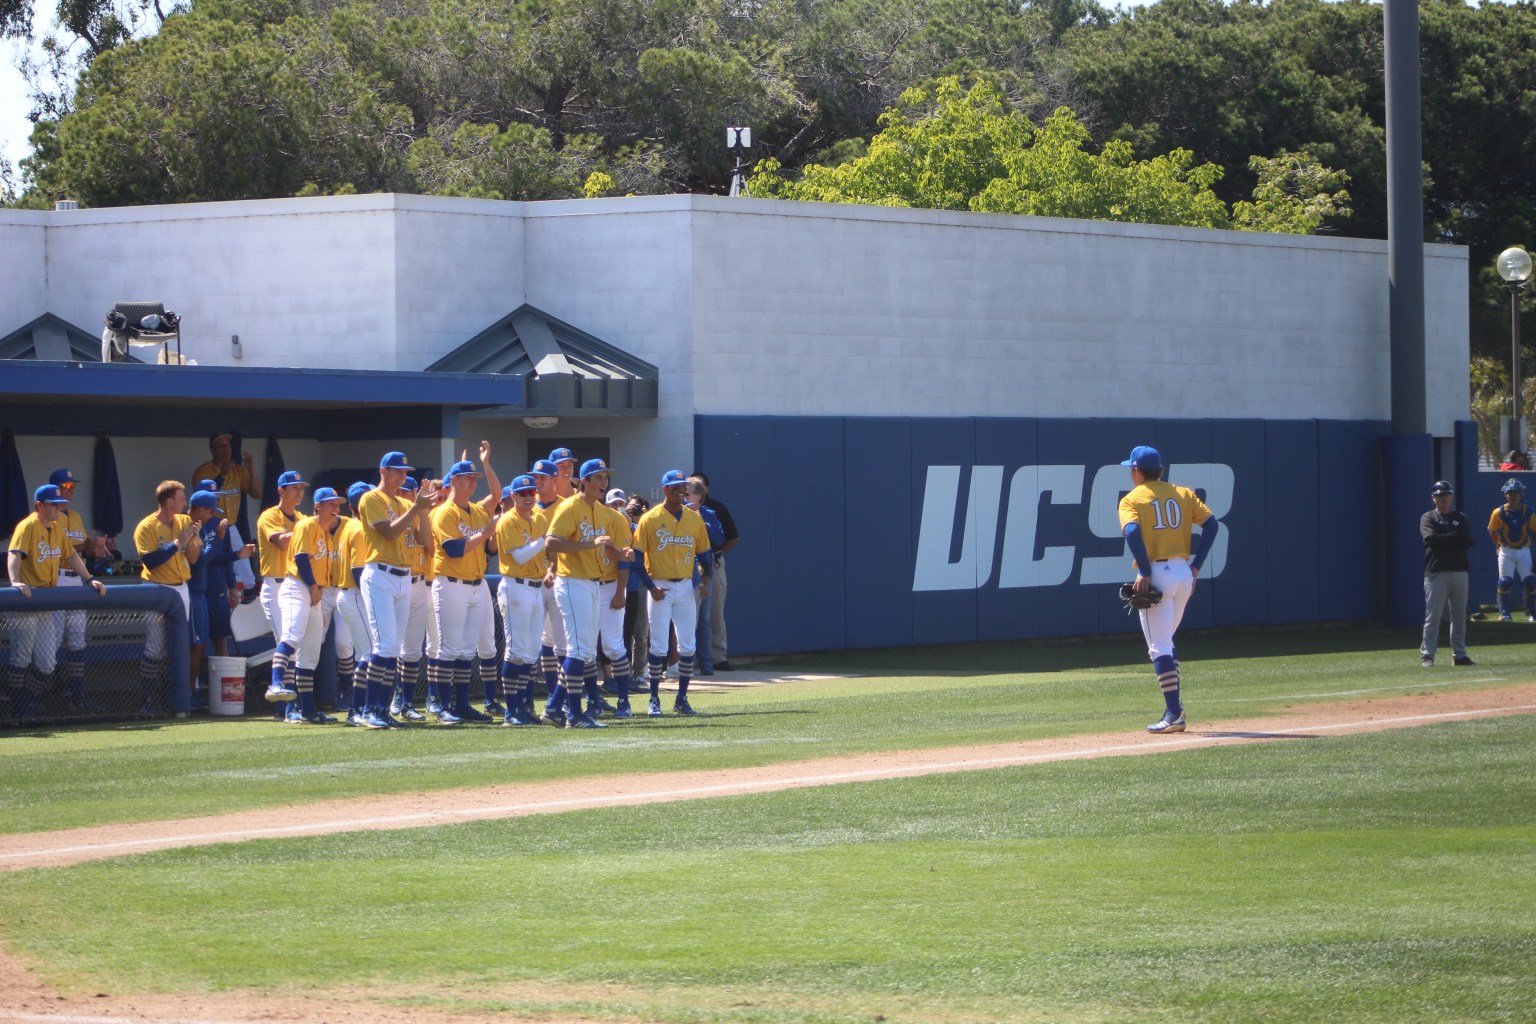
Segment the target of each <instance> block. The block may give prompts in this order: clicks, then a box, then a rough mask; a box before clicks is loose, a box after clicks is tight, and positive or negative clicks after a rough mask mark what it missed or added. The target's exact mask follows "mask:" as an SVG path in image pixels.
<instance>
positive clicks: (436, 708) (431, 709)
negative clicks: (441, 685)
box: [427, 696, 443, 715]
mask: <svg viewBox="0 0 1536 1024" xmlns="http://www.w3.org/2000/svg"><path fill="white" fill-rule="evenodd" d="M442 710H443V702H442V700H440V699H439V698H437V697H435V696H429V697H428V698H427V714H429V715H435V714H438V713H439V712H441V711H442Z"/></svg>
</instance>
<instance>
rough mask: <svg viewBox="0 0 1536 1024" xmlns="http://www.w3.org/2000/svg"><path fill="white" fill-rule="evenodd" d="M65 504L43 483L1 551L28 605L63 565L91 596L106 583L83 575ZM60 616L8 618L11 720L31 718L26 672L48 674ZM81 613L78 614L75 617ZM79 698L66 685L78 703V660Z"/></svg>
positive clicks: (55, 581)
mask: <svg viewBox="0 0 1536 1024" xmlns="http://www.w3.org/2000/svg"><path fill="white" fill-rule="evenodd" d="M68 505H69V499H68V498H67V497H65V496H64V492H63V491H61V490H60V489H59V487H58V485H56V484H44V485H43V486H41V487H39V488H38V489H37V490H36V491H35V492H34V493H33V495H32V510H33V511H32V514H31V515H29V516H27V517H26V518H25V519H23V520H22V521H21V522H19V523H17V524H16V529H15V530H14V531H13V532H12V533H11V546H10V548H8V549H7V551H6V558H5V568H6V573H7V575H8V576H9V578H10V581H11V586H13V587H15V588H16V591H17V593H19V594H21V596H22V597H24V598H25V599H27V600H28V601H30V600H32V590H33V588H37V587H56V586H58V585H59V573H60V569H61V567H62V566H66V565H67V566H68V567H69V570H70V571H71V572H73V573H74V574H75V577H74V578H75V579H76V580H79V581H83V582H81V583H80V584H78V585H81V586H90V587H91V588H93V589H94V590H95V591H96V593H97V595H98V596H99V595H102V594H105V593H106V592H107V587H106V584H104V583H102V582H101V581H100V580H97V579H93V578H92V577H91V574H90V573H89V572H88V571H86V568H85V563H84V562H83V561H81V559H80V553H79V552H78V551H76V550H75V547H74V545H72V544H71V543H70V541H69V537H68V534H67V532H66V526H65V522H64V517H63V515H62V513H63V511H64V510H65V508H66V507H67V506H68ZM66 614H73V613H59V612H23V613H19V614H17V615H14V616H12V617H11V629H12V632H11V659H10V664H9V665H8V666H7V669H6V678H5V682H6V687H7V688H8V689H9V690H10V695H11V717H12V718H15V719H16V720H17V721H20V722H30V721H31V720H32V719H34V718H36V717H37V694H36V692H35V691H34V690H33V688H32V687H31V686H29V685H28V684H27V673H28V670H29V669H31V670H35V671H36V672H37V674H38V675H39V676H40V677H43V678H46V677H48V676H50V675H52V674H53V670H54V668H55V667H56V665H57V659H58V652H59V637H60V634H61V633H62V631H63V630H64V628H65V618H64V616H65V615H66ZM81 614H84V613H81ZM80 667H81V676H80V690H79V696H78V697H77V696H76V691H75V690H74V688H73V682H71V689H70V700H71V701H72V702H77V703H78V702H82V701H83V700H84V693H85V663H84V661H83V660H82V662H81V666H80Z"/></svg>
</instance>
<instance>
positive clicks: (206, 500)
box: [187, 491, 219, 509]
mask: <svg viewBox="0 0 1536 1024" xmlns="http://www.w3.org/2000/svg"><path fill="white" fill-rule="evenodd" d="M187 504H189V505H191V506H192V507H193V508H208V509H213V508H218V507H219V496H218V495H217V494H214V493H213V492H212V491H193V492H192V497H190V498H188V499H187Z"/></svg>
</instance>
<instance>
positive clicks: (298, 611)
mask: <svg viewBox="0 0 1536 1024" xmlns="http://www.w3.org/2000/svg"><path fill="white" fill-rule="evenodd" d="M340 511H341V495H339V494H337V493H336V492H335V491H334V490H332V489H331V488H329V487H321V488H319V489H318V490H316V491H315V514H314V515H312V516H305V517H304V518H303V519H300V520H299V521H298V523H297V524H296V525H295V526H294V528H293V535H292V536H291V537H290V538H289V541H288V549H287V551H288V573H287V575H286V576H285V577H284V578H283V585H282V590H281V591H280V593H279V595H278V602H279V603H280V604H281V606H282V616H283V636H282V639H281V641H280V642H279V643H278V645H277V647H278V650H279V651H281V652H282V654H283V657H284V660H285V661H288V662H291V663H292V664H293V665H294V666H295V670H294V683H295V687H296V689H297V690H298V698H299V699H298V714H297V716H296V717H291V718H290V719H289V721H294V722H307V723H309V724H311V725H332V724H334V723H335V721H336V719H334V718H332V717H331V716H330V715H327V714H323V713H321V712H320V711H317V710H316V709H315V666H316V665H318V664H319V661H320V646H321V645H322V644H323V643H324V642H325V633H326V630H328V629H330V628H331V618H332V616H333V615H334V614H335V611H336V595H337V593H338V587H337V582H336V577H335V573H336V572H337V570H338V568H339V562H340V559H339V558H338V557H337V551H336V534H337V533H338V532H339V531H340V527H341V516H340ZM272 665H273V668H272V674H273V677H274V685H276V686H281V685H282V683H283V678H282V674H281V670H280V669H278V668H277V659H276V658H273V660H272Z"/></svg>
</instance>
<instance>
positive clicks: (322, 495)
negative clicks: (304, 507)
mask: <svg viewBox="0 0 1536 1024" xmlns="http://www.w3.org/2000/svg"><path fill="white" fill-rule="evenodd" d="M340 500H341V495H339V494H337V493H336V488H334V487H321V488H318V489H316V491H315V497H314V502H315V504H316V505H318V504H320V503H321V502H322V501H340Z"/></svg>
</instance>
